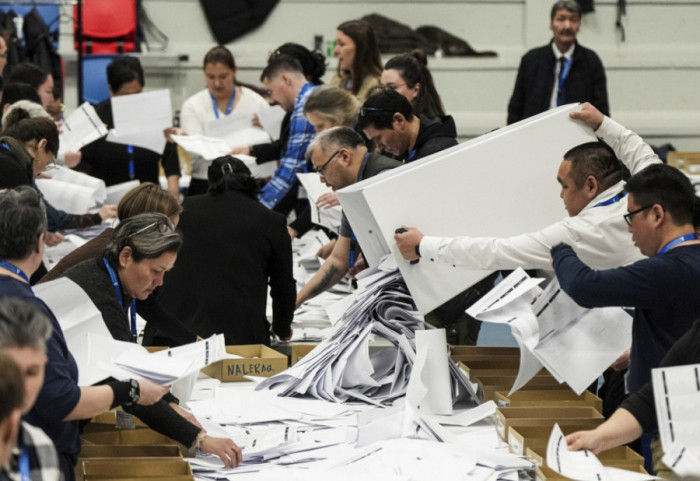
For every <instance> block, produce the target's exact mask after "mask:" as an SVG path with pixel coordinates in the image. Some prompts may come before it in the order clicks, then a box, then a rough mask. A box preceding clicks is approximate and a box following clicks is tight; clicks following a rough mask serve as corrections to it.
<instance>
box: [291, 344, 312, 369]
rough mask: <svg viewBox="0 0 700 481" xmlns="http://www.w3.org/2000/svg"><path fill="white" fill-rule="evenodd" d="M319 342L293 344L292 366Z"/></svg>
mask: <svg viewBox="0 0 700 481" xmlns="http://www.w3.org/2000/svg"><path fill="white" fill-rule="evenodd" d="M316 346H318V344H292V366H293V365H295V364H296V363H298V362H299V361H300V360H301V359H302V358H303V357H304V356H306V355H307V354H308V353H310V352H311V351H312V350H313V349H314V348H315V347H316Z"/></svg>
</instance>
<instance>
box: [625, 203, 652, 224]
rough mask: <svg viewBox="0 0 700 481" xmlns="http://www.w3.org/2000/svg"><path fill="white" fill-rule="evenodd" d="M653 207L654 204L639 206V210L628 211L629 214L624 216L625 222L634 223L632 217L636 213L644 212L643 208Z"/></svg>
mask: <svg viewBox="0 0 700 481" xmlns="http://www.w3.org/2000/svg"><path fill="white" fill-rule="evenodd" d="M652 207H654V204H651V205H647V206H644V207H641V208H639V209H637V210H633V211H632V212H628V213H627V214H625V215H623V216H622V217H624V218H625V222H627V225H632V218H633V217H634V216H635V215H637V214H639V213H640V212H642V211H643V210H647V209H651V208H652Z"/></svg>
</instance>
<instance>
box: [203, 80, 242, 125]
mask: <svg viewBox="0 0 700 481" xmlns="http://www.w3.org/2000/svg"><path fill="white" fill-rule="evenodd" d="M209 96H210V97H211V103H212V104H213V105H214V115H216V118H217V119H218V118H219V106H218V105H217V104H216V99H215V98H214V94H212V93H209ZM234 100H236V86H235V85H234V86H233V94H231V98H230V99H229V101H228V106H227V107H226V112H225V113H224V115H225V116H227V115H228V114H230V113H231V110H233V101H234Z"/></svg>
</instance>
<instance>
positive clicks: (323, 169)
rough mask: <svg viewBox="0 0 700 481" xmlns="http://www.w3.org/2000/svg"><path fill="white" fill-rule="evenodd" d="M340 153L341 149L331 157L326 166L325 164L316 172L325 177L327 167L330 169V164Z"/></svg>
mask: <svg viewBox="0 0 700 481" xmlns="http://www.w3.org/2000/svg"><path fill="white" fill-rule="evenodd" d="M338 152H340V149H338V150H336V151H335V153H334V154H333V155H331V156H330V158H329V159H328V160H327V161H326V163H325V164H323V165H322V166H321V167H317V168H316V172H318V173H319V174H320V175H323V172H324V171H325V170H326V167H328V164H330V163H331V160H333V159H335V156H336V155H338Z"/></svg>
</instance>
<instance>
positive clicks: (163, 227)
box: [126, 219, 169, 239]
mask: <svg viewBox="0 0 700 481" xmlns="http://www.w3.org/2000/svg"><path fill="white" fill-rule="evenodd" d="M151 227H156V228H157V229H158V232H160V233H161V234H165V233H166V232H168V227H169V225H168V223H167V222H166V221H164V220H162V219H158V220H157V221H155V222H152V223H150V224H148V225H147V226H146V227H143V228H141V229H139V230H137V231H136V232H132V233H131V234H129V235H128V236H126V238H127V239H131V238H132V237H134V236H137V235H139V234H142V233H144V232H146V231H147V230H148V229H150V228H151Z"/></svg>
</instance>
